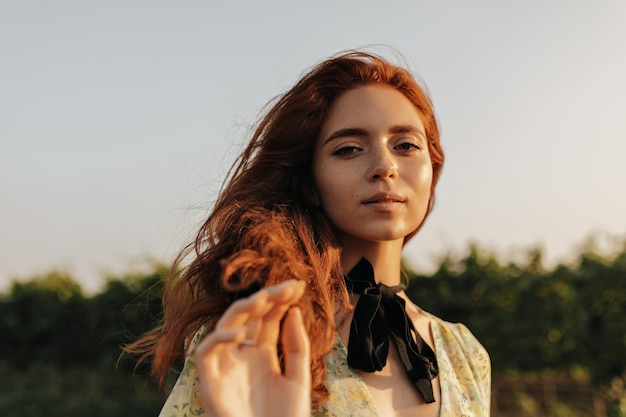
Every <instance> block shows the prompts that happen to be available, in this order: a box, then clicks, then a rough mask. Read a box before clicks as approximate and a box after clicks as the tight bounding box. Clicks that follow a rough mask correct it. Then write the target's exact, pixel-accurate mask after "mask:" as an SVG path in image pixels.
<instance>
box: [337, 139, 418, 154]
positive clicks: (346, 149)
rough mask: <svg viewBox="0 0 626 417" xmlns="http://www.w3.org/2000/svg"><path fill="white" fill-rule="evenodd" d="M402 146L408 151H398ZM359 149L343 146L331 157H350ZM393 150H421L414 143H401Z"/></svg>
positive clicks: (353, 146)
mask: <svg viewBox="0 0 626 417" xmlns="http://www.w3.org/2000/svg"><path fill="white" fill-rule="evenodd" d="M404 146H409V147H410V148H409V149H400V148H401V147H404ZM360 149H361V148H360V147H359V146H356V145H344V146H341V147H339V148H337V149H336V150H335V151H334V152H333V155H337V156H348V155H352V154H354V153H355V152H356V151H358V150H360ZM394 149H397V150H399V151H401V152H411V151H412V150H420V149H422V147H421V146H420V145H418V144H417V143H414V142H411V141H409V142H402V143H400V144H399V145H396V146H395V147H394Z"/></svg>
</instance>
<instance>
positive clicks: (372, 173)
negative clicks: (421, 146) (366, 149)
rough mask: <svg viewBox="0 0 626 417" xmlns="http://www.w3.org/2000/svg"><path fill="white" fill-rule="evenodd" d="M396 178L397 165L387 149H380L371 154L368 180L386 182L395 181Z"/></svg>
mask: <svg viewBox="0 0 626 417" xmlns="http://www.w3.org/2000/svg"><path fill="white" fill-rule="evenodd" d="M397 176H398V165H397V161H396V160H395V159H394V157H393V155H391V152H389V150H387V149H380V150H378V151H377V152H374V153H373V156H372V163H371V166H370V170H369V175H368V177H369V179H370V180H371V181H374V180H387V179H395V178H396V177H397Z"/></svg>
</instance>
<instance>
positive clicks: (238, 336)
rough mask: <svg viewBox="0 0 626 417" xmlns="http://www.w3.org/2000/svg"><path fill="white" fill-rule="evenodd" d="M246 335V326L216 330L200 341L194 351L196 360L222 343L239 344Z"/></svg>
mask: <svg viewBox="0 0 626 417" xmlns="http://www.w3.org/2000/svg"><path fill="white" fill-rule="evenodd" d="M244 337H245V328H243V327H237V328H234V329H226V330H214V331H212V332H211V333H210V334H209V335H207V336H206V337H205V338H204V339H202V340H201V341H200V343H198V345H197V346H196V349H195V351H194V355H195V357H196V360H198V359H202V358H204V357H205V356H207V355H209V354H210V353H211V351H212V350H213V349H214V348H215V347H216V346H218V345H220V344H225V343H232V344H239V343H241V341H242V340H243V339H244Z"/></svg>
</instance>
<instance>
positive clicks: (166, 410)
mask: <svg viewBox="0 0 626 417" xmlns="http://www.w3.org/2000/svg"><path fill="white" fill-rule="evenodd" d="M203 333H204V328H203V329H200V330H199V331H198V332H197V333H196V334H195V335H194V337H193V339H192V342H191V344H190V347H189V349H188V351H187V355H186V357H187V358H186V360H185V365H184V366H183V370H182V371H181V373H180V375H179V376H178V380H177V381H176V384H174V388H172V391H171V392H170V395H169V396H168V397H167V400H166V401H165V404H164V405H163V409H162V410H161V413H159V417H192V416H202V417H210V416H209V414H208V413H205V412H204V409H203V408H202V402H201V400H200V393H199V387H198V374H197V372H196V361H195V359H194V356H193V355H192V354H191V352H192V351H193V348H195V346H196V345H197V344H198V342H199V341H200V339H201V338H202V335H203Z"/></svg>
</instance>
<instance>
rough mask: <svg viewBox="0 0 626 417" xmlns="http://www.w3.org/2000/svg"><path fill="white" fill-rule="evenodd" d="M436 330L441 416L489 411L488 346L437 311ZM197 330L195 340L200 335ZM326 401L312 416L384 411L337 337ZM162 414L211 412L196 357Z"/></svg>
mask: <svg viewBox="0 0 626 417" xmlns="http://www.w3.org/2000/svg"><path fill="white" fill-rule="evenodd" d="M423 313H424V314H426V315H427V316H428V317H429V318H430V326H431V331H432V333H433V340H434V343H435V346H434V347H435V354H436V356H437V363H438V365H439V384H440V387H441V410H440V413H439V415H440V416H441V417H453V416H454V417H487V416H489V406H490V397H491V362H490V360H489V355H488V354H487V351H486V350H485V349H484V348H483V346H482V345H481V344H480V343H479V342H478V340H476V338H475V337H474V336H473V335H472V333H471V332H470V331H469V330H468V329H467V327H465V326H464V325H462V324H455V323H448V322H445V321H443V320H441V319H439V318H437V317H435V316H433V315H431V314H428V313H425V312H423ZM201 337H202V335H201V334H197V335H196V336H194V340H193V342H192V346H195V344H196V343H197V342H198V341H199V340H200V338H201ZM326 369H327V375H326V387H327V388H328V390H329V392H330V397H329V399H328V401H327V402H326V404H324V405H323V406H322V407H320V408H319V409H318V410H314V411H312V413H311V416H312V417H348V416H355V417H356V416H358V417H379V414H378V411H377V410H376V406H375V405H374V401H373V400H372V397H371V395H370V393H369V391H368V389H367V386H366V385H365V383H364V382H363V380H362V379H361V377H360V376H359V374H358V372H357V371H355V370H354V369H352V368H350V366H348V353H347V351H346V348H345V346H344V345H343V343H342V342H341V340H340V339H339V337H337V344H336V345H335V347H334V349H333V350H332V351H331V352H330V353H329V354H328V356H327V359H326ZM159 416H160V417H191V416H202V417H209V415H208V413H205V412H204V410H203V409H202V404H201V401H200V396H199V393H198V378H197V375H196V363H195V361H194V358H193V356H192V355H190V356H189V358H188V359H187V361H186V363H185V366H184V368H183V371H182V373H181V374H180V376H179V378H178V381H177V382H176V385H175V386H174V388H173V390H172V392H171V394H170V396H169V397H168V399H167V401H166V402H165V405H164V406H163V409H162V410H161V414H160V415H159Z"/></svg>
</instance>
